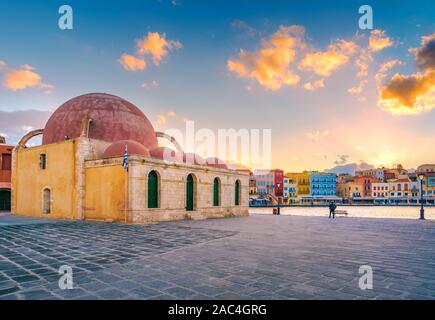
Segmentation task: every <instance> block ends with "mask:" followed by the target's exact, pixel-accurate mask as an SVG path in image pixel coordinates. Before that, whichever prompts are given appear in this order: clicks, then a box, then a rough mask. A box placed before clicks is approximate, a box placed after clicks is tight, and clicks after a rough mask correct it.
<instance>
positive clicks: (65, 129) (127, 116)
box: [42, 93, 159, 149]
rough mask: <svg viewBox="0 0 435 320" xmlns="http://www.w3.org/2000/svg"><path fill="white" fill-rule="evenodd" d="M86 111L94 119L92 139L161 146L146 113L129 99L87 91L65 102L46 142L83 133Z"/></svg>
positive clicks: (45, 136) (49, 124)
mask: <svg viewBox="0 0 435 320" xmlns="http://www.w3.org/2000/svg"><path fill="white" fill-rule="evenodd" d="M86 115H87V116H88V117H89V118H91V119H92V122H91V124H90V126H89V133H88V136H89V138H91V139H97V140H103V141H107V142H116V141H120V140H134V141H137V142H139V143H141V144H142V145H143V146H145V147H146V148H148V149H153V148H157V147H158V146H159V145H158V142H157V137H156V133H155V131H154V128H153V126H152V125H151V122H150V121H149V120H148V118H147V117H146V116H145V115H144V113H143V112H142V111H141V110H140V109H139V108H138V107H136V106H135V105H133V104H132V103H130V102H128V101H127V100H125V99H122V98H120V97H117V96H114V95H110V94H106V93H89V94H84V95H81V96H78V97H75V98H72V99H71V100H68V101H67V102H65V103H64V104H62V105H61V106H60V107H59V108H58V109H57V110H56V111H55V112H54V113H53V114H52V115H51V117H50V119H48V121H47V124H46V125H45V129H44V134H43V136H42V144H49V143H54V142H59V141H63V140H64V139H65V137H69V138H71V139H73V138H77V137H79V136H80V134H81V130H82V122H83V118H84V117H85V116H86Z"/></svg>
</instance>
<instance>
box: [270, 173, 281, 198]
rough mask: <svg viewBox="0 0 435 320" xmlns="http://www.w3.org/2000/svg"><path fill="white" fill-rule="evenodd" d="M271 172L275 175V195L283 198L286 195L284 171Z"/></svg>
mask: <svg viewBox="0 0 435 320" xmlns="http://www.w3.org/2000/svg"><path fill="white" fill-rule="evenodd" d="M271 172H272V173H273V186H274V190H273V191H274V193H273V194H274V195H275V196H276V197H282V196H283V194H284V171H282V170H281V169H273V170H271Z"/></svg>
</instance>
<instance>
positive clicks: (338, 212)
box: [335, 210, 348, 216]
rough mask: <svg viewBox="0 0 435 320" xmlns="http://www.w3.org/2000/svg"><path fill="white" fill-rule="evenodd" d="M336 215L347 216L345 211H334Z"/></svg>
mask: <svg viewBox="0 0 435 320" xmlns="http://www.w3.org/2000/svg"><path fill="white" fill-rule="evenodd" d="M337 214H342V215H344V216H347V215H348V213H347V211H346V210H335V215H337Z"/></svg>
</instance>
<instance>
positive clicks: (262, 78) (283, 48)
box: [227, 25, 305, 90]
mask: <svg viewBox="0 0 435 320" xmlns="http://www.w3.org/2000/svg"><path fill="white" fill-rule="evenodd" d="M304 33H305V29H304V28H303V27H301V26H296V25H294V26H288V27H285V26H280V27H279V29H278V31H277V32H276V33H274V34H273V35H272V36H271V37H270V38H268V39H264V40H262V42H261V48H260V49H259V50H258V51H256V52H254V53H251V52H248V51H245V50H243V49H241V50H240V52H239V55H238V57H237V59H229V60H228V61H227V67H228V70H229V71H231V72H234V73H236V74H237V75H238V76H239V77H242V78H251V79H255V80H256V81H257V82H258V83H259V84H260V85H262V86H263V87H265V88H266V89H269V90H279V89H280V88H281V87H282V86H283V85H288V86H294V85H296V84H297V83H298V82H299V80H300V77H299V76H298V75H297V74H295V73H294V72H293V71H292V70H291V69H290V64H291V63H292V62H293V61H294V60H295V57H296V49H297V48H303V47H305V44H304V41H303V35H304Z"/></svg>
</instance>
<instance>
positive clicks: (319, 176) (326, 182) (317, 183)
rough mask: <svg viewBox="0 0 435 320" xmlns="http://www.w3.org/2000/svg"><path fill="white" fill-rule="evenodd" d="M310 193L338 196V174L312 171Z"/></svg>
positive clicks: (314, 195) (315, 195)
mask: <svg viewBox="0 0 435 320" xmlns="http://www.w3.org/2000/svg"><path fill="white" fill-rule="evenodd" d="M310 195H311V196H312V197H317V196H336V195H337V175H336V174H334V173H324V172H312V173H311V174H310Z"/></svg>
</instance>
